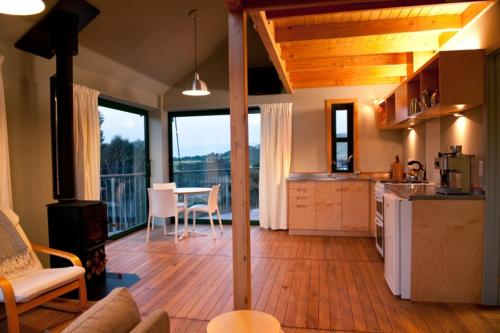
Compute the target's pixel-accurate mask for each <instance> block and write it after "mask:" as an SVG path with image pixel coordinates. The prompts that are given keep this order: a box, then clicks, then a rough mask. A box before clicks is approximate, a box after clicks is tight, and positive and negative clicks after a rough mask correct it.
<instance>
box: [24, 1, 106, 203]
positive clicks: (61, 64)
mask: <svg viewBox="0 0 500 333" xmlns="http://www.w3.org/2000/svg"><path fill="white" fill-rule="evenodd" d="M99 13H100V12H99V10H98V9H97V8H95V7H94V6H92V5H91V4H89V3H88V2H87V1H85V0H61V1H59V2H58V3H57V4H56V5H55V6H54V7H53V8H52V9H51V10H50V11H49V12H48V13H47V15H45V16H44V17H43V18H42V19H41V20H40V21H39V22H38V23H37V24H36V25H35V26H34V27H33V28H31V29H30V30H29V31H28V32H27V33H26V34H24V36H23V37H21V39H19V41H17V43H16V44H15V46H16V47H17V48H19V49H21V50H23V51H27V52H29V53H33V54H35V55H38V56H41V57H44V58H47V59H51V58H52V57H53V56H54V55H55V56H56V74H55V75H54V76H53V77H51V79H50V94H51V140H52V184H53V197H54V199H56V200H60V201H68V200H75V199H76V182H75V157H74V156H75V154H74V146H73V142H74V141H73V57H74V56H75V55H77V54H78V33H79V32H80V31H81V30H82V29H83V28H85V27H86V26H87V25H88V24H89V23H90V22H91V21H92V20H93V19H94V18H95V17H96V16H97V15H98V14H99Z"/></svg>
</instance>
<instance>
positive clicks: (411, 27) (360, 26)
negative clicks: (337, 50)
mask: <svg viewBox="0 0 500 333" xmlns="http://www.w3.org/2000/svg"><path fill="white" fill-rule="evenodd" d="M461 28H462V16H461V15H442V16H420V17H405V18H396V19H388V20H369V21H356V22H342V23H333V24H313V25H301V26H286V27H279V28H276V29H275V34H276V42H277V43H282V42H291V41H300V40H311V39H331V38H343V37H358V36H371V35H385V34H394V33H405V32H419V31H431V30H433V31H457V30H459V29H461Z"/></svg>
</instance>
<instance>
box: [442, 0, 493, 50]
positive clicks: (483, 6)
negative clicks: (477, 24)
mask: <svg viewBox="0 0 500 333" xmlns="http://www.w3.org/2000/svg"><path fill="white" fill-rule="evenodd" d="M494 3H495V1H483V2H477V3H471V4H470V5H469V6H468V7H467V8H466V9H465V10H464V12H463V13H462V14H460V18H461V21H462V28H465V27H466V26H468V25H469V24H471V22H472V21H473V20H475V19H477V18H478V17H479V16H481V14H482V13H484V12H485V11H486V10H487V9H488V8H490V7H491V6H492V5H493V4H494ZM457 33H458V32H443V33H442V34H440V35H439V46H440V47H441V48H442V47H444V45H445V44H446V43H448V41H449V40H450V39H452V38H453V36H455V35H456V34H457Z"/></svg>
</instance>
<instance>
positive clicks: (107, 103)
mask: <svg viewBox="0 0 500 333" xmlns="http://www.w3.org/2000/svg"><path fill="white" fill-rule="evenodd" d="M97 105H98V106H103V107H108V108H111V109H115V110H119V111H123V112H128V113H133V114H137V115H140V116H143V117H144V154H145V155H146V156H145V163H146V170H145V172H146V175H145V178H146V188H148V187H150V185H151V159H150V155H149V113H148V110H146V109H141V108H139V107H136V106H132V105H129V104H126V103H124V102H115V101H113V100H111V99H108V98H106V97H105V96H99V98H98V101H97ZM99 167H100V166H99ZM145 195H146V196H147V193H145ZM148 211H149V200H146V212H148ZM146 224H147V216H146V221H145V222H144V223H141V224H138V225H136V226H134V227H132V228H130V229H127V230H124V231H122V232H119V233H117V234H115V235H112V236H109V237H108V238H109V239H110V240H114V239H118V238H121V237H125V236H127V235H129V234H131V233H133V232H135V231H137V230H140V229H143V228H144V227H145V226H146Z"/></svg>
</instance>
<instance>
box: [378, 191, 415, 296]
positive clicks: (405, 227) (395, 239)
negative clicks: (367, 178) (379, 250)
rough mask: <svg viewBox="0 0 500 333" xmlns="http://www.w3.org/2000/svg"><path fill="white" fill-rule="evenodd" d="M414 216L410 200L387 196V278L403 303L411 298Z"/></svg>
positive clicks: (385, 201)
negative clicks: (412, 216) (403, 300)
mask: <svg viewBox="0 0 500 333" xmlns="http://www.w3.org/2000/svg"><path fill="white" fill-rule="evenodd" d="M411 215H412V206H411V202H410V201H409V200H406V199H403V198H401V197H399V196H397V195H394V194H392V193H386V194H384V277H385V280H386V282H387V284H388V286H389V288H390V289H391V292H392V293H393V294H394V295H396V296H401V298H403V299H410V297H411V232H412V225H411V223H412V218H411Z"/></svg>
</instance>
